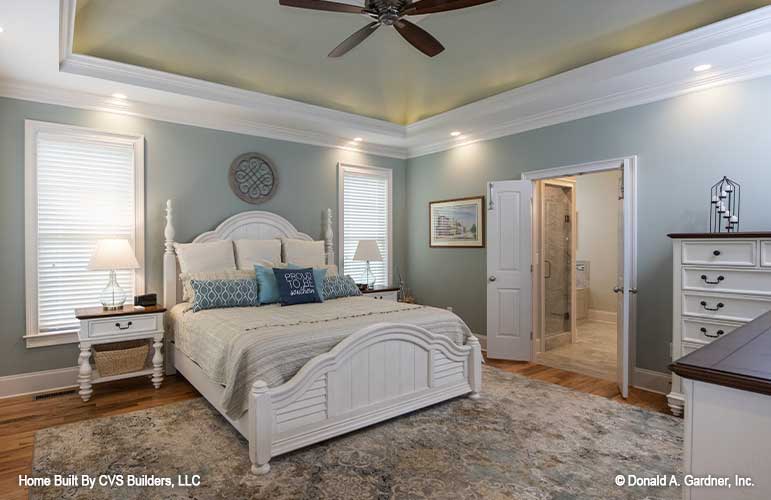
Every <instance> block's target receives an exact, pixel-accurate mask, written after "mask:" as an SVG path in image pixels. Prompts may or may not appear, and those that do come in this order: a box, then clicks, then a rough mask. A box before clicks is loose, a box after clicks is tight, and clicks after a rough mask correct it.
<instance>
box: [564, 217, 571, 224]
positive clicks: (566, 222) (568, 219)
mask: <svg viewBox="0 0 771 500" xmlns="http://www.w3.org/2000/svg"><path fill="white" fill-rule="evenodd" d="M565 224H570V216H569V215H566V216H565Z"/></svg>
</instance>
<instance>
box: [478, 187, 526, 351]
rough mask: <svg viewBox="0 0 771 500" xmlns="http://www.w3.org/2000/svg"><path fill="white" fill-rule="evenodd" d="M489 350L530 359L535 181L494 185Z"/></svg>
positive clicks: (490, 216) (490, 213)
mask: <svg viewBox="0 0 771 500" xmlns="http://www.w3.org/2000/svg"><path fill="white" fill-rule="evenodd" d="M488 193H489V196H490V198H489V200H488V206H487V355H488V356H489V357H490V358H496V359H514V360H528V361H529V360H530V353H531V346H530V343H531V341H532V339H531V337H532V335H531V317H530V316H531V309H530V307H531V277H530V273H531V269H530V264H531V262H530V257H531V250H532V249H531V212H532V197H533V185H532V182H531V181H502V182H491V183H489V184H488Z"/></svg>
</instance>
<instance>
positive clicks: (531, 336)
mask: <svg viewBox="0 0 771 500" xmlns="http://www.w3.org/2000/svg"><path fill="white" fill-rule="evenodd" d="M530 340H533V332H530Z"/></svg>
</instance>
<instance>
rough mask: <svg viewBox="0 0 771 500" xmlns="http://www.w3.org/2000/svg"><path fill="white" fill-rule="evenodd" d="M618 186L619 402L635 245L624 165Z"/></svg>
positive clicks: (625, 392) (627, 372)
mask: <svg viewBox="0 0 771 500" xmlns="http://www.w3.org/2000/svg"><path fill="white" fill-rule="evenodd" d="M622 172H623V173H622V176H621V182H620V186H619V187H620V196H619V205H618V278H617V285H616V288H615V289H614V291H615V292H616V294H617V295H618V309H617V313H616V328H617V330H618V331H617V335H616V339H617V340H616V342H617V347H616V372H617V373H616V376H617V383H618V390H619V392H620V393H621V396H622V397H623V398H625V399H626V398H627V397H628V396H629V383H630V378H631V367H630V354H629V350H630V345H629V339H630V337H631V329H632V327H633V322H634V321H635V317H636V315H635V305H636V294H637V288H635V287H636V281H637V280H636V276H635V270H634V267H633V262H634V259H635V256H634V252H635V248H636V244H635V241H634V238H635V233H634V228H633V227H632V226H633V224H632V221H633V217H632V216H633V213H634V210H635V207H633V206H632V201H631V200H632V199H631V198H630V197H629V196H625V195H624V193H631V192H632V189H633V184H632V183H633V182H634V180H635V179H634V177H633V176H632V175H631V174H630V172H629V168H627V162H626V161H625V162H624V170H623V171H622Z"/></svg>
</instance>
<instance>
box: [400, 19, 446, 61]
mask: <svg viewBox="0 0 771 500" xmlns="http://www.w3.org/2000/svg"><path fill="white" fill-rule="evenodd" d="M394 28H396V31H398V32H399V34H400V35H401V36H403V37H404V39H405V40H407V41H408V42H410V43H411V44H412V45H413V46H414V47H415V48H416V49H418V50H419V51H421V52H423V53H424V54H426V55H427V56H429V57H434V56H435V55H437V54H439V53H441V52H442V51H443V50H444V46H443V45H442V44H441V43H439V40H437V39H436V38H434V37H433V36H431V34H430V33H429V32H428V31H426V30H424V29H423V28H421V27H419V26H417V25H415V24H412V23H411V22H409V21H406V20H404V19H399V20H398V21H396V22H395V23H394Z"/></svg>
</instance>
